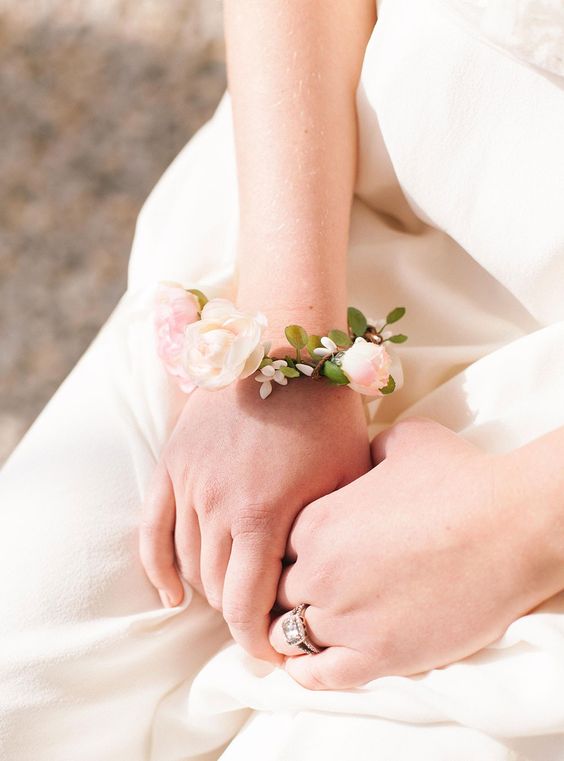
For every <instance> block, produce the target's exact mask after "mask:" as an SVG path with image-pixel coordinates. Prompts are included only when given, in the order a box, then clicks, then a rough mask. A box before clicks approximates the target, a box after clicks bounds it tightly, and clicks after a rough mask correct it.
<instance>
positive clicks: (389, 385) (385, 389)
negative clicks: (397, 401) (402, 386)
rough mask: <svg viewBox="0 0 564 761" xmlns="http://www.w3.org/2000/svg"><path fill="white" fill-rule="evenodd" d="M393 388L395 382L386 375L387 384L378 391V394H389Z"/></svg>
mask: <svg viewBox="0 0 564 761" xmlns="http://www.w3.org/2000/svg"><path fill="white" fill-rule="evenodd" d="M395 387H396V382H395V380H394V379H393V378H392V376H391V375H388V382H387V384H386V385H385V386H384V387H383V388H381V389H380V393H382V394H391V393H392V391H393V390H394V389H395Z"/></svg>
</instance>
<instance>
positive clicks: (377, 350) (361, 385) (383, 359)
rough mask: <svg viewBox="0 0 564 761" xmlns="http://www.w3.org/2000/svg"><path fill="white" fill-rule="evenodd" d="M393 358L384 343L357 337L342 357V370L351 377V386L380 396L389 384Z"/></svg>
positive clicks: (363, 392)
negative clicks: (381, 390) (381, 391)
mask: <svg viewBox="0 0 564 761" xmlns="http://www.w3.org/2000/svg"><path fill="white" fill-rule="evenodd" d="M391 365H392V359H391V357H390V355H389V354H388V352H387V351H386V348H385V347H384V346H383V344H375V343H372V342H371V341H366V340H365V339H364V338H357V339H356V341H355V342H354V344H353V345H352V346H351V347H350V349H347V350H346V351H345V353H344V354H343V356H342V357H341V370H342V371H343V372H344V374H345V375H346V376H347V378H348V379H349V388H351V389H352V390H353V391H358V393H359V394H367V395H368V396H380V389H381V388H383V387H384V386H386V385H387V383H388V376H389V375H390V369H391Z"/></svg>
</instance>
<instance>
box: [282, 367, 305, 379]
mask: <svg viewBox="0 0 564 761" xmlns="http://www.w3.org/2000/svg"><path fill="white" fill-rule="evenodd" d="M280 372H281V373H282V375H285V376H286V378H299V377H300V373H299V372H298V370H296V369H295V368H293V367H281V368H280Z"/></svg>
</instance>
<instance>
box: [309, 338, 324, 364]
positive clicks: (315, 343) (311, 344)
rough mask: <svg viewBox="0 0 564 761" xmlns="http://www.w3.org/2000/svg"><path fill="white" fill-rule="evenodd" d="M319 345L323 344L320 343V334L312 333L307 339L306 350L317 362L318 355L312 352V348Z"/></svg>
mask: <svg viewBox="0 0 564 761" xmlns="http://www.w3.org/2000/svg"><path fill="white" fill-rule="evenodd" d="M320 346H323V344H322V343H321V336H316V335H312V336H310V337H309V338H308V339H307V350H308V351H309V355H310V357H311V358H312V359H313V360H315V362H319V357H318V356H316V355H315V354H314V353H313V350H314V349H317V348H319V347H320Z"/></svg>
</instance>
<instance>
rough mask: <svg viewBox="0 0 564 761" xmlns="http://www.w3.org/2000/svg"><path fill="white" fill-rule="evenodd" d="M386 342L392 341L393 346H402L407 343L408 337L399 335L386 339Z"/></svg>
mask: <svg viewBox="0 0 564 761" xmlns="http://www.w3.org/2000/svg"><path fill="white" fill-rule="evenodd" d="M386 341H391V342H392V343H393V344H402V343H404V342H405V341H407V336H404V334H403V333H398V334H397V335H396V336H390V337H389V338H386Z"/></svg>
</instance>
